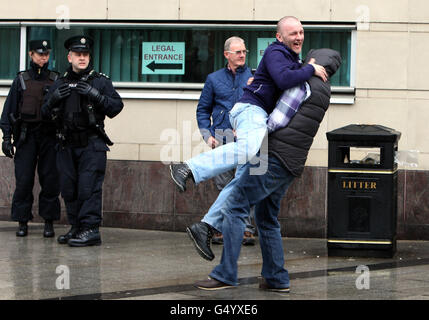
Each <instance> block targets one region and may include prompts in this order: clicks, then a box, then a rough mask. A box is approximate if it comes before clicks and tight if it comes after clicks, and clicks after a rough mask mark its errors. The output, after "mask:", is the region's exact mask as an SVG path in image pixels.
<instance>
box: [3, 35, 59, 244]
mask: <svg viewBox="0 0 429 320" xmlns="http://www.w3.org/2000/svg"><path fill="white" fill-rule="evenodd" d="M29 49H30V50H29V56H30V59H31V61H30V68H29V69H27V70H25V71H22V72H20V73H18V76H17V77H16V78H15V80H14V81H13V83H12V86H11V88H10V91H9V94H8V96H7V99H6V102H5V104H4V107H3V112H2V115H1V120H0V127H1V129H2V131H3V143H2V151H3V153H4V154H5V155H6V156H7V157H9V158H13V159H14V164H15V181H16V187H15V191H14V194H13V198H12V209H11V216H12V220H13V221H18V222H19V227H18V231H17V232H16V235H17V236H18V237H25V236H27V233H28V221H30V220H32V218H33V214H32V206H33V200H34V196H33V186H34V178H35V171H36V167H37V173H38V177H39V183H40V187H41V190H40V193H39V199H38V200H39V204H38V205H39V215H40V216H41V217H42V218H43V219H44V220H45V228H44V232H43V236H44V237H47V238H49V237H53V236H54V235H55V233H54V227H53V221H54V220H59V219H60V214H61V213H60V200H59V194H60V189H59V181H58V173H57V170H56V167H55V159H56V155H55V126H54V125H53V123H51V122H50V121H43V120H42V117H41V106H42V103H43V97H44V95H45V94H46V93H47V90H48V88H49V86H50V85H52V84H53V83H54V81H55V80H56V79H57V77H58V73H56V72H54V71H51V70H49V69H48V64H49V54H50V49H51V46H50V43H49V40H47V39H42V40H32V41H30V43H29Z"/></svg>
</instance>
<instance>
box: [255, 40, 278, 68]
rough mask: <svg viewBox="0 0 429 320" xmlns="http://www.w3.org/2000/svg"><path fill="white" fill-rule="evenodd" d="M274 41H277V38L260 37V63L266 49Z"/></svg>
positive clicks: (258, 43)
mask: <svg viewBox="0 0 429 320" xmlns="http://www.w3.org/2000/svg"><path fill="white" fill-rule="evenodd" d="M274 41H276V38H258V42H257V45H258V65H259V62H261V59H262V56H263V55H264V52H265V49H266V48H267V47H268V46H269V45H270V44H271V43H273V42H274Z"/></svg>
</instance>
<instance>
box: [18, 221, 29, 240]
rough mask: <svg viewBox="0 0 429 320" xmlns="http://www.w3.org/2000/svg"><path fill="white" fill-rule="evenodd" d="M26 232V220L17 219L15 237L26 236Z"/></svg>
mask: <svg viewBox="0 0 429 320" xmlns="http://www.w3.org/2000/svg"><path fill="white" fill-rule="evenodd" d="M27 234H28V225H27V221H19V227H18V231H17V232H16V236H17V237H26V236H27Z"/></svg>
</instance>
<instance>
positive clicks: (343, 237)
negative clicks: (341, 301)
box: [326, 124, 401, 257]
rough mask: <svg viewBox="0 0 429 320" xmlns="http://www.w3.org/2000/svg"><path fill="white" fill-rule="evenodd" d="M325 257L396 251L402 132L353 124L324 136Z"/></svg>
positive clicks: (389, 255) (369, 254)
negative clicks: (398, 158) (398, 153)
mask: <svg viewBox="0 0 429 320" xmlns="http://www.w3.org/2000/svg"><path fill="white" fill-rule="evenodd" d="M326 136H327V138H328V141H329V151H328V152H329V158H328V212H327V214H328V233H327V248H328V256H360V257H393V256H394V254H395V252H396V217H397V198H398V196H397V184H398V183H397V181H398V179H397V178H398V172H397V171H398V166H397V164H396V163H395V152H396V151H397V150H398V141H399V139H400V137H401V133H400V132H398V131H395V130H394V129H391V128H387V127H384V126H381V125H358V124H351V125H348V126H345V127H342V128H339V129H336V130H333V131H330V132H327V133H326Z"/></svg>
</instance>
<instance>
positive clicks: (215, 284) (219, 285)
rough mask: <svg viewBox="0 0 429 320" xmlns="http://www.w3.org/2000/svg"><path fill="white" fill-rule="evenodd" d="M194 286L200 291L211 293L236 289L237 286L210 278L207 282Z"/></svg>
mask: <svg viewBox="0 0 429 320" xmlns="http://www.w3.org/2000/svg"><path fill="white" fill-rule="evenodd" d="M194 285H195V287H197V288H198V289H202V290H209V291H214V290H222V289H228V288H235V286H232V285H230V284H227V283H223V282H220V281H218V280H216V279H213V278H210V277H209V278H208V279H207V280H202V281H198V282H195V284H194Z"/></svg>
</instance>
